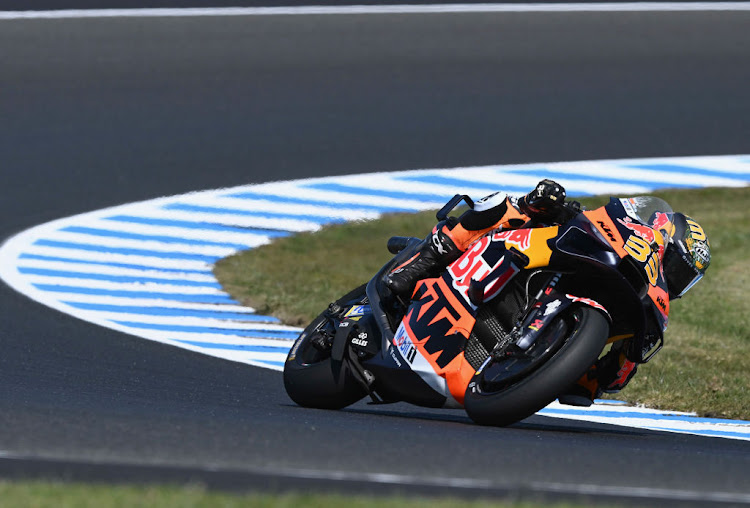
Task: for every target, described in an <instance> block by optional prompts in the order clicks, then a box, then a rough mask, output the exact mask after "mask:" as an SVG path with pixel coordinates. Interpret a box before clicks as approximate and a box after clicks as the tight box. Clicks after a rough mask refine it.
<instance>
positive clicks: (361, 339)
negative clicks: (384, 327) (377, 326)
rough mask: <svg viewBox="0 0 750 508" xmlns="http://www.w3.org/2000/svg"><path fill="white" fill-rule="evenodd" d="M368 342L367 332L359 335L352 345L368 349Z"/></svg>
mask: <svg viewBox="0 0 750 508" xmlns="http://www.w3.org/2000/svg"><path fill="white" fill-rule="evenodd" d="M368 342H369V341H368V340H367V332H361V333H360V334H359V335H357V336H356V337H354V338H353V339H352V344H354V345H357V346H362V347H367V344H368Z"/></svg>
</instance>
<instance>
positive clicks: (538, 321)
mask: <svg viewBox="0 0 750 508" xmlns="http://www.w3.org/2000/svg"><path fill="white" fill-rule="evenodd" d="M543 326H544V321H543V320H541V319H535V320H534V322H533V323H531V324H530V325H529V328H531V329H532V330H536V331H537V332H538V331H539V330H541V329H542V327H543Z"/></svg>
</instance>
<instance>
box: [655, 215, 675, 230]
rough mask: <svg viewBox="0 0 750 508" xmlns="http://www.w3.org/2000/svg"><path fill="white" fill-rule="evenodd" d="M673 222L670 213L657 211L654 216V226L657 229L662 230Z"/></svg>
mask: <svg viewBox="0 0 750 508" xmlns="http://www.w3.org/2000/svg"><path fill="white" fill-rule="evenodd" d="M671 223H672V221H671V219H670V218H669V215H667V214H666V213H662V212H656V214H655V216H654V222H653V225H652V227H653V228H654V229H656V230H657V231H660V230H662V229H667V226H668V225H670V224H671Z"/></svg>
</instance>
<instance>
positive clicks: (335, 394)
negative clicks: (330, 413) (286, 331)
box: [284, 285, 367, 409]
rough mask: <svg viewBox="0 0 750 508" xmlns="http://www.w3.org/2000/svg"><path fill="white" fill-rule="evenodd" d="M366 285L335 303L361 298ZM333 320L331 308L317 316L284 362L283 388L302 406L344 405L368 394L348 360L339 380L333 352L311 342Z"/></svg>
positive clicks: (330, 407) (325, 406) (352, 301)
mask: <svg viewBox="0 0 750 508" xmlns="http://www.w3.org/2000/svg"><path fill="white" fill-rule="evenodd" d="M365 287H366V286H364V285H363V286H360V287H358V288H357V289H355V290H353V291H351V292H350V293H348V294H346V295H345V296H343V297H342V298H340V299H339V300H337V301H336V304H338V305H340V306H342V307H346V306H348V305H354V304H357V303H359V302H361V301H362V300H363V298H364V297H365ZM331 321H332V316H331V314H330V312H329V311H328V310H326V311H324V312H322V313H321V314H320V315H319V316H318V317H317V318H315V319H314V320H313V321H312V322H311V323H310V324H309V325H308V326H307V328H305V329H304V330H303V331H302V333H301V334H300V336H299V337H298V338H297V340H296V341H295V343H294V346H292V349H291V350H290V351H289V355H288V356H287V359H286V363H285V364H284V388H285V389H286V393H287V394H288V395H289V397H290V398H291V399H292V400H293V401H294V402H296V403H297V404H299V405H300V406H304V407H314V408H320V409H341V408H343V407H346V406H349V405H351V404H353V403H355V402H357V401H358V400H360V399H362V398H363V397H364V396H365V395H367V392H366V391H365V389H364V388H363V387H362V385H360V384H359V383H358V382H357V380H356V379H355V378H354V377H353V376H352V373H351V371H350V370H349V368H348V365H347V364H346V362H344V363H343V365H342V367H341V374H340V375H339V379H338V381H336V380H335V378H334V375H333V368H332V367H331V355H330V352H328V353H327V354H326V353H322V352H320V351H318V350H317V349H316V348H315V347H314V346H313V344H312V339H313V338H315V337H316V335H317V334H319V333H320V331H321V330H323V329H325V327H327V326H330V324H329V323H330V322H331ZM334 331H335V328H334Z"/></svg>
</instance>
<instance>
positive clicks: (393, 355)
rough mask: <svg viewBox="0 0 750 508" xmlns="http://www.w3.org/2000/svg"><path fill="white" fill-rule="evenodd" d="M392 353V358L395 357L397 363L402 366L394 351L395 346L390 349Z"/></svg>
mask: <svg viewBox="0 0 750 508" xmlns="http://www.w3.org/2000/svg"><path fill="white" fill-rule="evenodd" d="M388 351H389V352H390V353H391V358H393V361H394V362H396V365H398V366H399V367H401V361H400V360H399V359H398V358H397V357H396V353H395V352H394V351H393V348H391V349H389V350H388Z"/></svg>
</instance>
